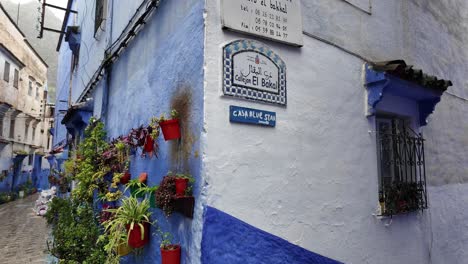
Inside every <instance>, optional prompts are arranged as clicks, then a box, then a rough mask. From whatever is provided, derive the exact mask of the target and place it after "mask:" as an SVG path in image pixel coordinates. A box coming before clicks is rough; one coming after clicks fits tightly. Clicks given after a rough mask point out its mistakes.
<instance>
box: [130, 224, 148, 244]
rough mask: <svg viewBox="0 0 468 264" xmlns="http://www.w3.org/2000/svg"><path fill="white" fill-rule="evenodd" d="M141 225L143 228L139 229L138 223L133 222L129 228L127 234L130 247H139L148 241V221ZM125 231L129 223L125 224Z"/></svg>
mask: <svg viewBox="0 0 468 264" xmlns="http://www.w3.org/2000/svg"><path fill="white" fill-rule="evenodd" d="M142 225H143V227H144V228H143V230H141V227H140V225H139V224H137V223H135V224H134V225H133V229H132V230H130V233H129V234H128V245H129V246H131V247H132V248H141V247H143V246H144V245H146V244H147V243H148V241H149V235H148V233H149V227H150V226H149V223H146V222H145V223H142ZM126 227H127V232H128V230H129V229H130V225H127V226H126ZM141 233H143V239H141V238H142V236H141Z"/></svg>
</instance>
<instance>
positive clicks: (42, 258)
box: [0, 194, 48, 264]
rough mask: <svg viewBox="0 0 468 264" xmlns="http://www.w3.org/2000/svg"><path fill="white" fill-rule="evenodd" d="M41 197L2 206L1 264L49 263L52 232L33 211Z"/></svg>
mask: <svg viewBox="0 0 468 264" xmlns="http://www.w3.org/2000/svg"><path fill="white" fill-rule="evenodd" d="M37 197H39V195H38V194H34V195H30V196H28V197H26V198H24V199H18V200H16V201H13V202H10V203H7V204H2V205H0V238H1V239H0V263H2V264H16V263H17V264H24V263H46V257H47V254H46V253H44V250H46V249H47V245H46V239H47V236H48V228H47V224H46V220H45V218H43V217H41V216H36V214H35V213H34V211H33V208H34V202H35V201H36V199H37Z"/></svg>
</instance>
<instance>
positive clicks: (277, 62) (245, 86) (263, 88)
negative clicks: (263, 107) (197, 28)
mask: <svg viewBox="0 0 468 264" xmlns="http://www.w3.org/2000/svg"><path fill="white" fill-rule="evenodd" d="M223 65H224V66H223V70H224V72H223V74H224V81H223V92H224V94H225V95H229V96H235V97H241V98H245V99H250V100H256V101H263V102H267V103H272V104H279V105H283V106H285V105H286V102H287V100H286V99H287V98H286V65H285V63H284V62H283V60H282V59H281V58H280V57H279V56H278V55H277V54H276V53H274V52H273V51H272V50H271V49H270V48H268V47H267V46H265V45H263V44H262V43H260V42H256V41H253V40H237V41H234V42H232V43H229V44H228V45H226V46H225V47H224V52H223Z"/></svg>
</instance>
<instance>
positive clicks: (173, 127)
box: [158, 109, 180, 141]
mask: <svg viewBox="0 0 468 264" xmlns="http://www.w3.org/2000/svg"><path fill="white" fill-rule="evenodd" d="M158 123H159V126H160V127H161V130H162V133H163V136H164V140H166V141H168V140H173V139H179V138H180V125H179V113H178V112H177V110H175V109H173V110H172V111H171V119H169V120H167V119H166V117H165V116H164V114H162V115H161V116H160V117H159V120H158Z"/></svg>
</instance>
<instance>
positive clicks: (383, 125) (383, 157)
mask: <svg viewBox="0 0 468 264" xmlns="http://www.w3.org/2000/svg"><path fill="white" fill-rule="evenodd" d="M377 124H378V132H377V146H378V158H379V174H380V175H379V203H380V206H381V212H382V215H387V216H391V215H395V214H402V213H408V212H413V211H417V210H423V209H426V208H427V192H426V167H425V163H424V138H423V137H422V134H418V133H415V132H414V131H413V130H411V128H409V126H407V124H406V122H405V121H404V120H401V119H381V120H378V122H377Z"/></svg>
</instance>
